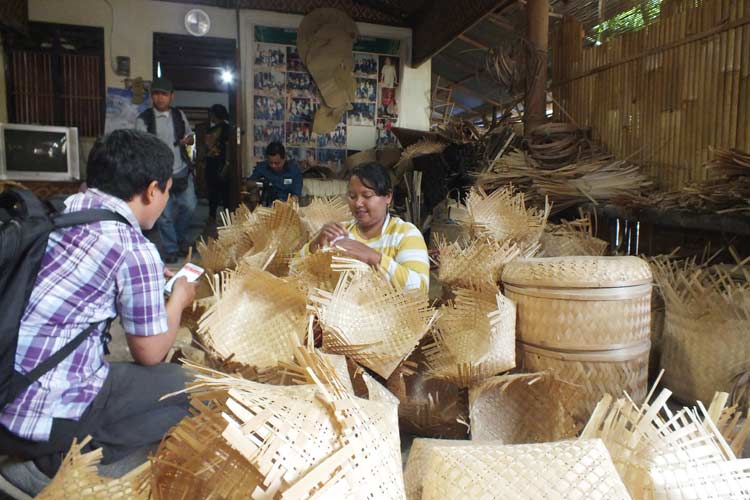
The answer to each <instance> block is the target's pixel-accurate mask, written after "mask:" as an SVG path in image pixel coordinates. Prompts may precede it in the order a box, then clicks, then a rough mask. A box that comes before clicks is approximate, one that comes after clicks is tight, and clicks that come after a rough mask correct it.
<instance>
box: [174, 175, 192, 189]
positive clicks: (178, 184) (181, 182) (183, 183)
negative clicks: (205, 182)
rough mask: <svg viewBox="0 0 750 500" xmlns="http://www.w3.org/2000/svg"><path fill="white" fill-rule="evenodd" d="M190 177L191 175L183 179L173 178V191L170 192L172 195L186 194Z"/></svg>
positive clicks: (184, 176)
mask: <svg viewBox="0 0 750 500" xmlns="http://www.w3.org/2000/svg"><path fill="white" fill-rule="evenodd" d="M188 177H190V174H188V175H183V176H182V177H172V189H170V191H169V192H170V193H172V194H180V193H183V192H185V190H186V189H187V187H188Z"/></svg>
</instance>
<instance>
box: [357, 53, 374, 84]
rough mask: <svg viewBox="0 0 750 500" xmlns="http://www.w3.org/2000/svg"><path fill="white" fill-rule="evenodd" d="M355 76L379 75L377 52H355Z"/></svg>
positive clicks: (368, 76)
mask: <svg viewBox="0 0 750 500" xmlns="http://www.w3.org/2000/svg"><path fill="white" fill-rule="evenodd" d="M354 76H356V77H359V78H375V79H377V77H378V56H376V55H375V54H362V53H356V52H355V54H354Z"/></svg>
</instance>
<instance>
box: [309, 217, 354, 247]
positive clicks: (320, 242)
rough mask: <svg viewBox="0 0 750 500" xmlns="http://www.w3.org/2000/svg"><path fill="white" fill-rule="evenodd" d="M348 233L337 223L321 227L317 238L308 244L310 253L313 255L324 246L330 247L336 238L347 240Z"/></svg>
mask: <svg viewBox="0 0 750 500" xmlns="http://www.w3.org/2000/svg"><path fill="white" fill-rule="evenodd" d="M348 236H349V231H347V230H346V228H345V227H344V226H343V225H342V224H340V223H338V222H329V223H328V224H326V225H325V226H323V227H322V228H321V230H320V232H319V233H318V237H317V238H315V239H314V240H313V242H312V243H310V252H311V253H315V252H317V251H318V250H320V249H321V248H323V247H324V246H326V245H330V244H331V242H332V241H333V240H335V239H336V238H347V237H348Z"/></svg>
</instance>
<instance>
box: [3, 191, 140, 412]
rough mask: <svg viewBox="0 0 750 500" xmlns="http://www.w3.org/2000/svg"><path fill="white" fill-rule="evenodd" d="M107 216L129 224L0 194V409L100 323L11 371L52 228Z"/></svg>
mask: <svg viewBox="0 0 750 500" xmlns="http://www.w3.org/2000/svg"><path fill="white" fill-rule="evenodd" d="M105 220H113V221H117V222H122V223H125V224H130V223H129V222H128V220H127V219H126V218H125V217H123V216H122V215H120V214H118V213H115V212H113V211H111V210H105V209H91V210H83V211H80V212H72V213H67V214H63V213H60V211H59V210H57V209H55V208H54V207H52V206H51V205H48V204H45V203H43V202H42V201H40V200H39V199H38V198H37V197H36V196H34V194H32V193H31V191H28V190H25V189H15V188H9V189H6V190H5V191H4V192H2V193H0V318H2V320H1V321H0V409H2V408H3V407H5V406H6V405H7V404H9V403H11V402H12V401H13V400H14V399H15V398H16V397H18V395H19V394H21V393H22V392H23V391H24V390H25V389H26V388H27V387H29V386H30V385H31V384H32V383H34V381H36V380H38V379H39V377H41V376H42V375H44V374H45V373H47V372H48V371H50V370H51V369H52V368H54V367H55V366H56V365H58V364H59V363H60V362H62V360H64V359H65V358H66V357H67V356H68V355H69V354H70V353H71V352H73V350H75V348H76V347H78V346H79V345H81V343H82V342H83V341H84V340H85V339H86V337H88V335H89V334H90V333H91V332H92V331H94V329H95V328H96V327H97V326H98V325H99V323H93V324H91V325H89V327H88V328H86V329H85V330H84V331H82V332H81V333H79V334H78V335H77V336H76V337H75V338H73V339H72V340H71V341H70V342H69V343H67V344H66V345H65V346H63V348H62V349H60V350H59V351H57V352H55V353H54V354H53V355H52V356H50V357H49V358H47V359H46V360H45V361H43V362H42V363H40V364H39V365H38V366H36V367H35V368H34V369H33V370H31V371H30V372H29V373H26V374H22V373H19V372H17V371H16V370H15V367H14V360H15V356H16V348H17V345H18V330H19V328H20V326H21V318H22V317H23V313H24V311H25V309H26V303H27V302H28V300H29V297H30V296H31V291H32V290H33V289H34V284H35V282H36V277H37V274H38V273H39V268H40V266H41V263H42V258H43V257H44V252H45V250H46V248H47V239H48V237H49V234H50V233H51V232H52V231H54V230H56V229H62V228H65V227H71V226H76V225H79V224H88V223H91V222H98V221H105Z"/></svg>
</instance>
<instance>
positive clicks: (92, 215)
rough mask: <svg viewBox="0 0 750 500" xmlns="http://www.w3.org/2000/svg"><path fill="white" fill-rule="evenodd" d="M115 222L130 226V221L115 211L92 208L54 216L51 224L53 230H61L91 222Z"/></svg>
mask: <svg viewBox="0 0 750 500" xmlns="http://www.w3.org/2000/svg"><path fill="white" fill-rule="evenodd" d="M107 220H111V221H115V222H122V223H123V224H127V225H128V226H130V225H131V224H130V221H128V219H126V218H125V216H124V215H122V214H118V213H117V212H115V211H112V210H107V209H106V208H92V209H89V210H81V211H79V212H68V213H64V214H56V215H54V216H52V222H53V223H54V225H55V229H62V228H64V227H71V226H77V225H80V224H90V223H92V222H101V221H107Z"/></svg>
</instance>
